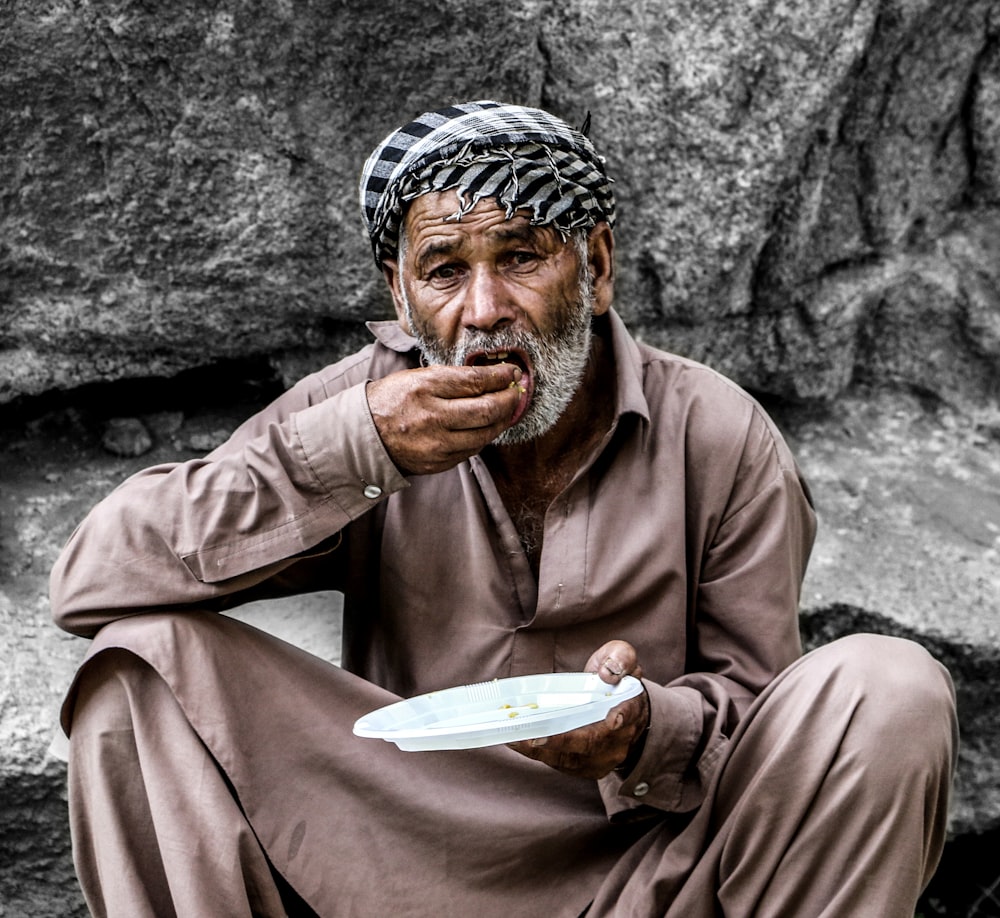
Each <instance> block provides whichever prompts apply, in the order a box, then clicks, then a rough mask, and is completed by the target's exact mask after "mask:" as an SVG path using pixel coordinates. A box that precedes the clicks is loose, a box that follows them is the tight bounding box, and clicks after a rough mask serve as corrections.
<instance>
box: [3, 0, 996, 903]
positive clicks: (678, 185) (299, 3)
mask: <svg viewBox="0 0 1000 918" xmlns="http://www.w3.org/2000/svg"><path fill="white" fill-rule="evenodd" d="M470 98H499V99H503V100H508V101H515V102H521V103H526V104H532V105H541V106H542V107H545V108H548V109H549V110H551V111H553V112H555V113H557V114H559V115H561V116H563V117H564V118H566V119H567V120H569V121H571V122H574V123H581V122H583V120H584V118H585V117H586V115H587V113H588V112H590V113H591V115H592V125H593V126H592V129H591V136H592V138H593V139H594V141H595V143H596V144H597V146H598V148H599V149H601V150H602V151H603V152H604V153H605V154H606V157H607V161H608V168H609V171H610V172H611V174H612V175H613V176H614V177H615V178H616V180H617V184H616V192H617V195H618V201H619V214H620V218H619V219H620V222H619V229H618V232H617V234H616V235H617V237H618V246H619V257H618V271H619V285H618V290H619V293H618V300H617V308H618V310H619V311H620V312H621V314H622V315H623V317H624V318H625V320H626V322H627V323H628V324H629V325H630V326H631V328H632V329H633V331H634V332H636V333H637V334H638V335H639V336H640V337H642V338H644V339H645V340H648V341H650V342H652V343H655V344H657V345H660V346H663V347H666V348H668V349H670V350H673V351H676V352H679V353H683V354H686V355H688V356H691V357H694V358H696V359H699V360H703V361H705V362H707V363H709V364H711V365H713V366H715V367H716V368H718V369H720V370H721V371H722V372H724V373H726V374H728V375H730V376H731V377H733V378H734V379H736V380H737V381H738V382H740V383H741V384H742V385H744V386H746V387H747V388H749V389H750V390H751V391H753V392H754V393H755V394H757V395H758V396H759V397H760V398H761V399H762V401H764V403H765V404H766V405H767V407H768V408H769V409H771V411H772V413H773V414H774V415H775V417H776V419H777V420H778V422H779V424H780V425H781V426H782V427H783V429H784V430H785V431H786V433H787V435H788V438H789V440H790V442H791V444H792V446H793V448H794V449H795V451H796V454H797V455H798V457H799V460H800V463H801V464H802V466H803V469H804V470H805V472H806V474H807V477H808V478H809V480H810V482H811V484H812V487H813V491H814V496H815V498H816V503H817V507H818V510H819V514H820V518H821V526H822V528H821V534H820V537H819V540H818V543H817V546H816V551H815V554H814V560H813V563H812V567H811V570H810V573H809V576H808V579H807V581H806V587H805V592H804V595H803V608H802V626H803V634H804V636H805V638H806V641H807V644H809V645H810V646H812V645H814V644H816V643H820V642H822V641H825V640H829V639H830V638H832V637H834V636H836V635H838V634H842V633H845V632H848V631H853V630H879V631H885V632H889V633H894V634H903V635H906V636H910V637H913V638H915V639H916V640H919V641H921V642H922V643H924V644H925V645H926V646H927V647H928V648H929V649H931V651H932V652H933V653H935V654H936V655H937V656H938V657H939V658H941V659H942V660H944V661H945V662H946V663H947V664H948V665H949V667H950V668H951V670H952V672H953V675H954V676H955V680H956V685H957V689H958V697H959V705H960V716H961V720H962V729H963V735H964V745H963V751H962V757H961V762H960V768H959V775H958V781H957V785H956V797H955V803H954V807H953V812H952V820H951V829H952V834H953V840H952V842H951V843H950V845H949V852H950V855H946V863H945V864H944V865H943V866H942V873H941V875H940V876H941V877H942V879H941V880H940V882H938V881H936V885H935V886H934V887H932V890H931V891H930V892H929V894H928V896H927V897H926V898H925V901H924V902H923V903H922V909H923V910H924V914H926V915H931V914H953V915H959V914H961V915H963V916H964V915H973V914H975V915H988V914H1000V893H997V894H996V895H994V894H993V893H992V892H991V891H990V890H991V887H993V886H994V882H995V881H996V879H997V877H1000V858H998V857H997V855H996V853H995V851H996V850H997V849H996V840H997V832H998V829H1000V752H998V732H1000V731H998V726H1000V715H998V713H997V704H996V701H997V697H996V696H997V692H996V685H997V679H998V673H1000V403H998V398H1000V2H998V0H965V2H961V0H937V2H930V0H851V2H845V0H840V2H829V0H739V2H735V3H727V2H722V0H635V2H631V3H628V4H620V3H613V2H610V0H605V2H598V0H506V2H504V3H502V4H500V3H496V2H495V0H467V2H461V0H436V2H431V0H405V2H402V0H399V2H384V3H378V2H374V3H373V2H365V3H361V2H356V0H341V2H335V0H326V2H319V0H270V2H266V3H265V2H261V0H244V2H240V0H214V2H207V3H194V2H186V0H182V2H176V3H171V4H156V3H151V2H140V0H134V2H129V0H107V2H101V0H50V2H45V0H0V441H2V442H0V638H2V640H3V646H4V651H3V654H4V656H3V660H4V665H3V671H2V677H0V811H2V812H0V815H2V823H0V916H21V915H53V916H62V915H67V916H69V915H79V914H83V911H82V910H81V905H80V900H79V896H78V894H77V892H76V889H75V884H74V880H73V877H72V866H71V864H70V861H69V856H68V840H67V833H66V827H65V815H64V810H65V802H64V791H63V786H64V771H63V766H62V765H61V764H60V763H59V761H58V760H57V759H55V758H53V757H52V756H50V755H49V753H48V748H49V742H50V740H51V737H52V733H53V726H54V723H55V718H56V712H57V710H58V703H59V700H60V696H61V692H62V690H63V689H64V687H65V685H66V682H67V680H68V679H69V678H70V675H71V673H72V670H73V667H74V666H75V664H76V662H77V660H78V659H79V657H80V655H81V654H82V653H83V652H84V650H85V644H84V642H82V641H79V640H78V639H75V638H70V637H68V636H65V635H61V634H60V633H58V632H57V631H56V630H55V629H54V627H53V626H52V625H51V624H50V623H49V612H48V605H47V597H46V580H47V574H48V570H49V568H50V567H51V564H52V562H53V560H54V558H55V555H56V554H57V552H58V550H59V547H60V545H61V544H62V543H63V542H64V540H65V538H66V537H67V536H68V535H69V533H70V531H71V530H72V527H73V525H75V523H76V522H77V521H78V520H79V518H80V517H81V516H82V515H83V514H84V513H85V512H86V510H87V509H88V507H89V506H90V505H92V504H93V503H94V502H95V501H96V500H98V499H99V498H100V497H101V496H102V495H103V494H104V493H106V492H107V491H108V490H110V489H111V488H112V487H114V485H115V484H117V483H118V482H119V481H120V480H121V479H122V478H123V477H124V476H125V475H127V474H129V473H130V472H131V471H133V470H136V469H138V468H140V467H142V466H145V465H149V464H152V462H154V461H166V460H172V459H178V458H187V457H190V456H194V455H198V454H199V453H201V452H204V451H205V450H207V449H209V448H211V446H212V445H214V443H215V442H217V441H218V440H219V439H220V438H222V437H225V436H226V434H227V432H228V431H229V430H231V429H232V427H233V426H235V424H236V423H238V421H239V419H240V417H241V416H244V415H245V414H246V413H248V412H249V411H251V410H253V409H254V408H255V407H257V405H260V404H262V403H263V402H264V401H265V400H266V399H267V398H269V397H270V396H272V395H273V394H274V393H275V392H276V391H278V390H280V388H281V387H282V386H284V385H287V384H288V383H290V382H291V381H292V380H294V379H295V378H297V377H298V376H300V375H301V374H303V373H305V372H307V371H309V370H311V369H314V368H317V367H318V366H321V365H322V364H323V363H325V362H328V361H330V360H332V359H334V358H336V357H337V356H339V355H341V354H343V353H345V352H347V351H349V350H351V349H353V348H354V347H355V346H356V345H357V344H358V343H359V342H361V341H363V340H364V339H365V333H364V330H363V324H362V323H363V320H364V319H366V318H372V317H382V316H385V315H387V314H388V308H389V307H388V300H387V298H386V296H385V294H384V292H383V290H382V282H381V279H380V277H379V275H378V272H377V271H375V269H374V267H373V264H372V262H371V258H370V252H369V250H368V248H367V243H366V241H365V238H364V235H363V232H362V228H361V223H360V219H359V216H358V213H357V202H356V181H357V176H358V172H359V169H360V166H361V163H362V162H363V160H364V158H365V156H366V155H367V153H368V152H369V151H370V149H371V148H372V147H373V146H374V145H375V143H377V142H378V140H380V139H381V137H382V136H383V135H384V134H385V133H386V132H387V131H388V130H389V129H391V128H393V127H395V126H396V125H398V124H400V123H402V122H403V121H405V120H407V119H409V118H410V117H411V116H412V115H414V114H416V113H417V112H419V111H422V110H424V109H425V108H428V107H436V106H438V105H441V104H444V103H447V102H450V101H455V100H460V99H470ZM336 609H337V605H336V600H335V598H331V597H327V596H323V597H312V598H309V599H304V600H301V601H297V602H294V603H290V604H282V605H279V606H277V607H273V608H270V609H263V610H262V609H259V608H252V609H248V610H247V611H246V612H245V615H246V617H248V618H251V619H253V620H255V621H257V622H258V623H260V624H262V625H264V626H265V627H269V628H272V629H274V630H277V631H278V632H279V633H282V634H283V635H284V636H287V637H289V638H291V639H293V640H295V641H297V642H299V643H301V644H303V645H305V646H307V647H310V648H311V649H314V650H315V651H316V652H317V653H321V654H323V655H325V656H327V657H328V658H331V659H336V655H337V652H338V650H337V640H338V633H339V632H338V629H339V623H338V622H337V615H336ZM991 909H992V910H991Z"/></svg>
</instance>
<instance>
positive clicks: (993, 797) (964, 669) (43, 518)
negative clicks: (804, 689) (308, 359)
mask: <svg viewBox="0 0 1000 918" xmlns="http://www.w3.org/2000/svg"><path fill="white" fill-rule="evenodd" d="M199 390H200V387H199V386H194V387H193V388H192V392H197V391H199ZM206 391H207V392H212V391H213V388H212V387H210V388H208V389H205V390H203V391H202V396H204V392H206ZM214 391H216V394H217V396H218V397H219V399H220V400H221V401H220V403H219V404H218V405H215V406H213V405H211V404H205V403H204V400H203V401H202V404H201V405H200V406H198V407H195V406H193V405H192V404H183V405H178V404H173V405H170V404H160V403H158V401H157V399H156V398H152V399H151V400H149V402H148V404H150V405H152V406H153V407H155V408H156V409H157V410H156V411H154V412H153V413H149V414H145V415H143V416H141V417H140V416H138V415H134V416H133V418H132V420H131V421H130V422H129V423H128V424H122V423H114V424H109V418H108V416H107V415H108V413H109V412H110V411H113V410H114V408H115V407H122V406H126V407H127V405H128V403H129V399H128V398H126V397H125V395H124V394H123V393H122V392H119V393H118V394H117V395H116V394H115V393H114V392H113V391H112V393H111V395H110V396H109V395H108V394H107V393H104V395H103V396H102V398H101V399H99V400H91V401H90V402H89V403H86V404H75V405H51V406H49V407H48V410H46V411H44V412H42V413H40V414H36V415H34V416H28V415H24V416H21V417H16V416H14V417H13V419H12V420H11V421H10V422H9V423H8V426H7V427H6V429H5V430H4V431H3V436H2V437H0V639H2V640H3V644H4V647H5V651H4V654H5V660H6V661H7V662H6V665H5V666H4V671H3V681H2V683H0V788H2V796H0V800H2V804H0V808H2V825H3V829H2V830H0V916H7V918H13V916H18V918H20V916H27V915H51V916H75V915H80V914H83V912H82V911H81V906H80V900H79V896H78V894H77V892H76V887H75V881H74V879H73V874H72V867H71V863H70V860H69V845H68V839H67V830H66V822H65V800H64V797H65V795H64V789H63V780H64V772H63V766H62V764H61V763H60V762H58V761H57V760H56V759H54V758H53V757H52V756H51V755H50V754H49V751H48V750H49V746H50V741H51V738H52V735H53V730H54V727H55V723H56V717H57V710H58V704H59V700H60V697H61V693H62V691H63V689H64V687H65V685H66V684H67V682H68V680H69V679H70V676H71V673H72V672H73V669H74V667H75V666H76V664H77V662H78V660H79V659H80V656H81V655H82V653H83V652H84V650H85V646H86V645H85V642H83V641H81V640H79V639H77V638H74V637H71V636H69V635H65V634H62V633H61V632H59V631H57V630H56V629H55V628H54V626H52V625H51V623H50V619H49V610H48V602H47V595H46V590H47V576H48V571H49V569H50V567H51V564H52V562H53V560H54V558H55V556H56V554H57V552H58V550H59V547H60V546H61V545H62V543H63V542H64V541H65V539H66V538H67V537H68V536H69V534H70V532H71V531H72V528H73V526H74V525H75V523H76V522H77V521H78V520H79V519H80V518H81V517H82V516H83V514H84V513H85V512H86V511H87V509H88V508H89V507H90V506H91V505H92V504H93V503H94V502H96V501H97V500H98V499H100V497H101V496H102V495H103V494H105V493H106V492H107V491H108V490H110V489H111V488H113V487H114V486H115V485H116V484H117V483H118V482H119V481H121V480H122V479H123V478H124V477H125V476H127V475H128V474H130V473H131V472H133V471H135V470H137V469H139V468H141V467H145V466H147V465H150V464H153V463H155V462H159V461H169V460H173V459H182V458H188V457H193V456H195V455H199V454H201V453H203V452H205V451H206V450H208V449H210V448H211V447H212V446H214V445H215V444H216V443H217V442H219V441H220V440H221V439H223V438H224V437H225V436H226V435H227V434H228V432H229V431H230V430H231V429H232V428H233V427H234V426H235V425H236V424H237V423H238V421H239V420H240V419H241V418H242V417H244V416H245V415H246V414H247V413H248V412H249V411H251V410H252V409H253V407H254V405H255V404H259V403H261V402H263V401H264V400H265V399H266V398H267V397H268V396H269V395H270V394H271V393H270V389H269V388H259V387H258V388H251V389H249V390H245V391H240V392H235V393H234V392H233V391H222V390H221V389H220V388H219V387H218V385H217V384H216V385H215V386H214ZM136 394H139V393H137V392H136V391H135V390H134V387H133V392H132V396H135V395H136ZM235 396H238V399H237V400H236V401H230V400H228V399H231V398H233V397H235ZM769 407H770V408H771V410H772V412H773V413H774V414H775V416H776V417H777V418H778V420H779V422H780V424H781V425H782V427H783V428H784V429H785V431H786V433H787V435H788V437H789V440H790V441H791V443H792V444H793V447H794V449H795V451H796V453H797V455H798V456H799V458H800V462H801V464H802V466H803V468H804V469H805V471H806V474H807V476H808V478H809V479H810V482H811V484H812V487H813V491H814V496H815V500H816V504H817V508H818V510H819V513H820V517H821V520H822V528H821V533H820V537H819V540H818V543H817V546H816V551H815V554H814V559H813V563H812V567H811V569H810V573H809V576H808V579H807V581H806V585H805V593H804V598H803V633H804V636H805V638H806V641H807V643H808V644H817V643H821V642H823V641H826V640H829V639H831V638H832V637H835V636H836V635H838V634H841V633H845V632H849V631H855V630H879V631H886V632H890V633H895V634H902V635H905V636H910V637H914V638H916V639H917V640H920V641H921V642H923V643H924V644H925V645H926V646H928V647H929V648H930V649H931V651H932V652H933V653H935V654H936V655H937V656H938V657H939V658H941V659H943V660H944V661H945V662H946V663H947V664H948V665H949V667H950V668H951V669H952V672H953V673H954V675H955V678H956V682H957V685H958V692H959V699H960V709H961V716H962V725H963V732H964V734H965V745H964V747H963V753H962V761H961V766H960V773H959V780H958V785H957V792H956V800H955V806H954V808H953V814H952V832H953V836H954V838H953V841H952V843H951V844H950V846H949V852H948V854H947V855H946V859H945V862H944V864H943V866H942V870H941V872H940V873H939V878H938V880H937V881H936V884H935V886H934V887H932V890H931V892H930V894H929V898H928V899H927V901H926V902H925V903H924V905H923V907H924V914H925V915H926V916H930V915H962V916H965V915H969V916H971V915H976V916H982V915H989V914H1000V911H996V910H995V911H989V909H990V908H994V909H1000V906H998V905H997V901H996V900H997V899H1000V895H998V896H997V897H996V898H993V896H992V895H991V894H990V893H989V888H990V885H991V884H992V883H993V882H994V881H995V880H996V879H997V875H1000V867H998V866H997V864H996V862H995V854H994V853H993V852H995V850H996V849H995V843H996V840H997V835H998V827H1000V758H998V756H997V754H996V749H997V748H998V746H997V739H998V733H1000V729H998V728H1000V723H998V714H997V711H996V707H995V688H994V687H995V685H996V684H997V680H998V678H1000V601H998V597H1000V564H998V560H1000V417H998V416H997V415H995V414H989V413H986V412H982V413H979V414H977V415H970V414H961V413H959V412H957V411H954V410H951V409H946V408H944V407H942V406H940V405H933V406H929V405H926V404H923V403H921V402H920V401H919V400H917V399H915V398H905V399H904V398H900V397H899V396H898V395H897V396H894V397H892V398H891V399H890V398H889V397H887V396H872V397H870V398H854V399H850V400H845V401H842V402H840V403H838V404H837V405H836V406H834V407H831V408H829V409H826V410H823V411H816V410H815V409H813V410H810V411H808V412H807V411H804V410H802V409H793V408H789V407H787V406H780V405H772V406H769ZM132 453H141V454H140V455H130V454H132ZM123 454H124V455H123ZM331 609H333V610H335V609H336V602H335V601H334V602H333V603H331V601H330V597H328V596H322V597H314V598H312V599H310V600H308V601H296V602H291V603H285V604H283V605H278V606H272V607H269V608H261V607H252V608H248V609H247V610H246V611H245V613H243V614H244V615H245V616H246V617H248V618H251V619H253V620H254V621H255V622H256V623H258V624H261V625H263V626H265V627H269V628H271V629H273V630H276V631H278V632H279V633H281V634H282V636H284V637H286V638H289V639H292V640H295V641H297V642H298V643H300V644H303V645H304V646H307V647H309V648H310V649H312V650H314V651H315V652H317V653H320V654H322V655H324V656H326V657H327V658H330V659H336V656H337V653H338V637H339V622H338V621H337V620H336V616H335V614H334V613H332V612H331ZM977 898H978V899H979V900H981V901H980V902H979V904H978V905H973V903H975V902H976V900H977ZM991 899H992V902H991ZM970 909H972V910H970Z"/></svg>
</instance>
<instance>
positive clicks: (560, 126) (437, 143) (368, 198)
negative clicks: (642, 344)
mask: <svg viewBox="0 0 1000 918" xmlns="http://www.w3.org/2000/svg"><path fill="white" fill-rule="evenodd" d="M447 190H454V191H455V192H456V195H457V200H458V206H457V208H456V209H455V210H454V211H453V213H452V214H451V217H452V219H455V220H461V219H462V218H463V217H464V215H465V214H467V213H468V212H470V211H471V210H472V209H473V208H474V207H475V206H476V204H477V203H478V202H479V201H481V200H484V199H493V200H495V201H496V202H497V204H498V206H500V207H502V208H504V210H505V211H506V213H507V215H508V218H509V217H510V216H512V215H513V214H514V213H515V212H518V211H521V210H524V211H526V212H527V213H528V215H529V220H530V221H531V222H532V223H534V224H540V225H548V224H552V225H553V226H555V227H557V228H558V229H559V231H560V232H561V233H566V232H569V231H571V230H572V229H575V228H577V227H580V226H592V225H594V224H595V223H596V222H598V221H599V220H604V221H606V222H608V223H609V224H613V221H614V196H613V193H612V191H611V180H610V179H609V178H608V177H607V174H606V172H605V170H604V163H603V160H602V158H601V157H600V156H598V155H597V152H596V150H595V149H594V147H593V145H592V144H591V143H590V141H589V140H588V139H587V137H586V136H585V135H584V134H583V133H581V132H580V131H577V130H575V129H574V128H571V127H570V126H569V125H568V124H566V123H565V122H563V121H561V120H560V119H558V118H555V117H554V116H552V115H550V114H548V113H547V112H543V111H541V110H539V109H529V108H525V107H522V106H513V105H503V104H500V103H496V102H473V103H466V104H464V105H457V106H452V107H450V108H447V109H440V110H438V111H435V112H429V113H426V114H424V115H421V116H420V117H419V118H418V119H416V120H415V121H412V122H410V123H409V124H407V125H405V126H404V127H402V128H400V129H398V130H397V131H394V132H393V133H392V134H390V135H389V136H388V137H387V138H386V139H385V140H384V141H383V142H382V143H381V144H380V145H379V146H378V147H377V148H376V150H375V151H374V152H373V153H372V155H371V156H370V157H369V159H368V162H367V163H366V164H365V168H364V170H363V173H362V179H361V189H360V191H361V205H362V212H363V215H364V219H365V223H366V227H367V229H368V233H369V237H370V239H371V242H372V248H373V253H374V255H375V260H376V262H377V263H381V261H382V260H383V259H384V258H387V257H394V256H395V254H396V250H397V247H398V237H399V229H400V224H401V221H402V219H403V214H404V212H405V210H406V208H407V205H408V204H409V203H410V202H412V201H413V200H415V199H417V198H419V197H422V196H424V195H427V194H432V193H435V192H441V191H447Z"/></svg>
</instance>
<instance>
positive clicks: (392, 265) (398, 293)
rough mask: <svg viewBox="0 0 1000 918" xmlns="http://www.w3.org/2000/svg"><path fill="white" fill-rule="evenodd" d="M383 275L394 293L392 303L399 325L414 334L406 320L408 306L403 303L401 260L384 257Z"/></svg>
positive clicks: (408, 332) (390, 291) (390, 290)
mask: <svg viewBox="0 0 1000 918" xmlns="http://www.w3.org/2000/svg"><path fill="white" fill-rule="evenodd" d="M382 276H383V277H384V278H385V282H386V284H388V285H389V293H391V294H392V305H393V306H394V307H395V308H396V321H397V322H399V327H400V328H401V329H403V331H405V332H406V333H407V334H408V335H412V334H413V331H412V330H411V329H410V323H409V322H407V321H406V306H405V305H404V304H403V288H402V284H403V277H402V272H401V271H400V269H399V262H398V261H397V260H396V259H395V258H384V259H383V260H382Z"/></svg>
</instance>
